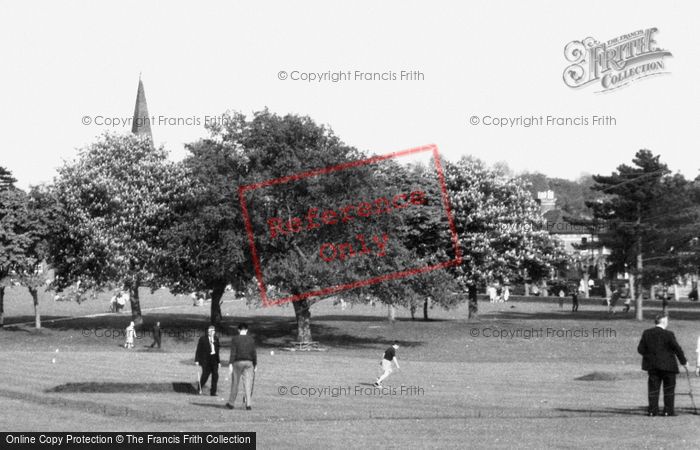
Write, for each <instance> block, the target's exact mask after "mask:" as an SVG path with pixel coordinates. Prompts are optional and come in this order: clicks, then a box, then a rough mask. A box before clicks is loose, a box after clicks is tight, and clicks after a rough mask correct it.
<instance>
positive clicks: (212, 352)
mask: <svg viewBox="0 0 700 450" xmlns="http://www.w3.org/2000/svg"><path fill="white" fill-rule="evenodd" d="M219 348H220V344H219V337H218V336H217V335H216V328H215V327H214V326H213V325H212V326H210V327H209V328H208V329H207V335H206V336H202V337H200V338H199V342H197V351H196V353H195V355H194V363H195V365H197V366H200V367H201V368H202V374H201V376H200V378H199V393H200V394H201V393H202V387H203V386H204V385H205V384H207V380H208V379H209V375H211V387H210V389H209V395H211V396H212V397H215V396H216V386H217V384H218V383H219V367H220V366H221V361H220V359H219Z"/></svg>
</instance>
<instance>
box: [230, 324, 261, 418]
mask: <svg viewBox="0 0 700 450" xmlns="http://www.w3.org/2000/svg"><path fill="white" fill-rule="evenodd" d="M257 370H258V354H257V351H256V350H255V339H253V337H252V336H249V335H248V325H246V324H245V323H242V324H240V325H238V336H234V337H233V338H232V339H231V356H230V358H229V365H228V371H229V374H230V375H231V394H230V395H229V398H228V403H226V407H227V408H228V409H233V407H234V406H233V405H235V404H236V396H237V395H238V384H239V383H240V381H241V379H242V380H243V390H244V392H245V397H244V399H243V401H244V402H245V409H246V410H250V409H252V403H253V383H254V382H255V373H256V372H257Z"/></svg>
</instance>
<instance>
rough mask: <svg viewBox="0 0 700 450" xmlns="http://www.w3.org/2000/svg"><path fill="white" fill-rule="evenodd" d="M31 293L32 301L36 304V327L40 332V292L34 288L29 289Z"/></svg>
mask: <svg viewBox="0 0 700 450" xmlns="http://www.w3.org/2000/svg"><path fill="white" fill-rule="evenodd" d="M29 293H30V294H31V295H32V301H33V303H34V327H35V328H36V329H37V330H40V329H41V315H40V314H39V292H38V291H37V290H36V289H34V288H29Z"/></svg>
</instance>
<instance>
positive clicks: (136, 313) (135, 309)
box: [129, 282, 143, 328]
mask: <svg viewBox="0 0 700 450" xmlns="http://www.w3.org/2000/svg"><path fill="white" fill-rule="evenodd" d="M129 291H130V292H129V302H130V303H131V320H133V321H134V327H136V328H138V327H140V326H141V325H143V317H141V302H140V301H139V283H138V282H135V283H134V284H133V285H131V286H130V287H129Z"/></svg>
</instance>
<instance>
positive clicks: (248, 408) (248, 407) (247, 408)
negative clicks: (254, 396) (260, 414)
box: [245, 406, 253, 411]
mask: <svg viewBox="0 0 700 450" xmlns="http://www.w3.org/2000/svg"><path fill="white" fill-rule="evenodd" d="M245 409H246V411H250V410H251V409H253V408H251V407H250V406H246V407H245Z"/></svg>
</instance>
